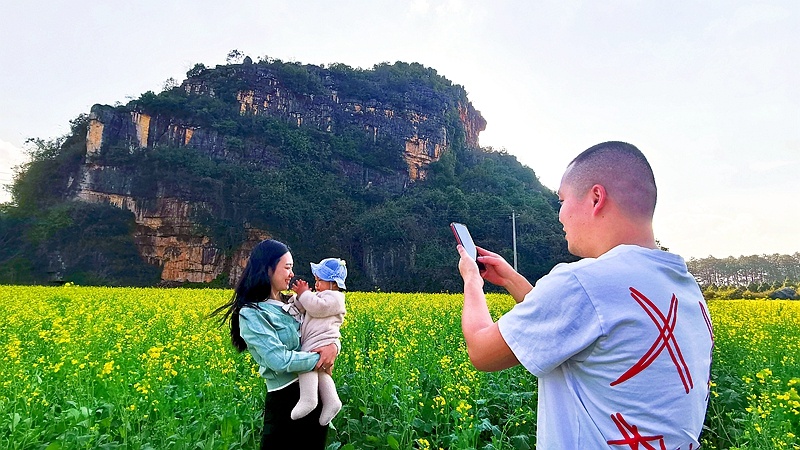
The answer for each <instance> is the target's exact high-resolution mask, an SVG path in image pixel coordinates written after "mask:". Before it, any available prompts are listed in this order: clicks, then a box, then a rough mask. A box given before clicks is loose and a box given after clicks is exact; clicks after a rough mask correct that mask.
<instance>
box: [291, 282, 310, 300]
mask: <svg viewBox="0 0 800 450" xmlns="http://www.w3.org/2000/svg"><path fill="white" fill-rule="evenodd" d="M292 290H293V291H294V293H295V294H297V296H298V297H300V295H302V294H303V292H305V291H307V290H308V283H307V282H306V281H305V280H299V279H298V280H296V281H295V282H294V283H293V284H292Z"/></svg>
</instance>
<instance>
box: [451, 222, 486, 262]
mask: <svg viewBox="0 0 800 450" xmlns="http://www.w3.org/2000/svg"><path fill="white" fill-rule="evenodd" d="M450 229H452V230H453V234H454V235H455V236H456V242H458V243H459V244H461V246H462V247H464V250H466V251H467V254H468V255H469V256H470V258H472V259H473V260H474V261H476V262H477V258H478V249H477V248H476V247H475V242H473V241H472V236H471V235H470V234H469V229H468V228H467V226H466V225H464V224H463V223H458V222H452V223H450ZM478 268H479V269H480V270H483V269H484V268H485V267H484V265H483V263H480V262H478Z"/></svg>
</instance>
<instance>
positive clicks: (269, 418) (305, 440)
mask: <svg viewBox="0 0 800 450" xmlns="http://www.w3.org/2000/svg"><path fill="white" fill-rule="evenodd" d="M299 399H300V383H296V382H295V383H292V384H290V385H289V386H286V387H285V388H283V389H279V390H277V391H272V392H267V399H266V401H265V402H264V429H263V430H262V431H261V450H265V449H294V448H296V449H324V448H325V440H326V438H327V436H328V426H327V425H325V426H322V425H320V424H319V415H320V412H322V404H319V405H317V409H315V410H314V411H311V412H310V413H309V414H308V415H307V416H305V417H303V418H300V419H298V420H292V418H291V416H290V414H291V412H292V408H294V406H295V405H296V404H297V400H299Z"/></svg>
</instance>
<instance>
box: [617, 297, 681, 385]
mask: <svg viewBox="0 0 800 450" xmlns="http://www.w3.org/2000/svg"><path fill="white" fill-rule="evenodd" d="M629 289H630V291H631V297H633V299H634V300H636V303H638V304H639V306H641V307H642V309H643V310H644V312H646V313H647V315H648V316H650V320H652V321H653V323H654V324H655V326H656V328H657V329H658V337H657V338H656V340H655V342H653V345H651V346H650V349H649V350H647V352H646V353H645V354H644V355H642V357H641V358H640V359H639V361H638V362H636V364H634V365H633V366H631V368H630V369H628V370H627V371H626V372H625V373H623V374H622V375H620V377H619V378H617V379H616V380H614V381H612V382H611V386H616V385H618V384H620V383H622V382H624V381H626V380H629V379H631V378H633V377H634V376H636V375H638V374H639V372H641V371H643V370H644V369H646V368H647V367H648V366H649V365H650V364H652V363H653V361H655V360H656V358H658V355H660V354H661V352H662V351H664V349H667V352H668V353H669V356H670V358H672V362H673V364H675V368H676V369H677V370H678V376H680V378H681V382H682V383H683V388H684V389H685V390H686V393H687V394H688V393H689V390H690V389H692V388H694V384H693V383H692V375H691V374H690V373H689V366H688V365H687V364H686V361H684V359H683V355H682V354H681V348H680V347H679V346H678V341H677V339H675V335H674V334H673V332H674V331H675V324H676V323H677V321H678V298H677V297H675V294H673V295H672V300H670V303H669V312H668V313H667V316H666V317H664V314H663V313H662V312H661V310H659V309H658V306H656V305H655V303H653V302H652V301H651V300H650V299H649V298H647V297H645V296H644V294H642V293H641V292H639V291H637V290H636V289H634V288H632V287H631V288H629Z"/></svg>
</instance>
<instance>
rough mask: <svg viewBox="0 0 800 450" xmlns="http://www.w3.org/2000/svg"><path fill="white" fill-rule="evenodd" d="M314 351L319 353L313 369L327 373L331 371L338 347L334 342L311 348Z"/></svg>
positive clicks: (337, 353)
mask: <svg viewBox="0 0 800 450" xmlns="http://www.w3.org/2000/svg"><path fill="white" fill-rule="evenodd" d="M311 351H312V352H314V353H319V361H318V362H317V365H316V366H314V370H322V371H323V372H326V373H327V374H328V375H331V374H332V373H333V363H334V361H336V357H337V356H338V355H339V347H337V346H336V344H328V345H326V346H324V347H317V348H315V349H313V350H311Z"/></svg>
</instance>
